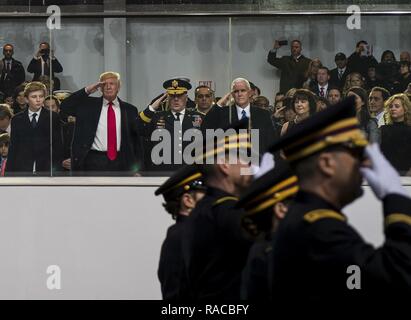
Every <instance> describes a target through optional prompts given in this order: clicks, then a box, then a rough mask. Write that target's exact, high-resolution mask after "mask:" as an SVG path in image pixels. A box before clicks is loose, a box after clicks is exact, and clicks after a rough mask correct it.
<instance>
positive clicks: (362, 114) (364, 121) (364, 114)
mask: <svg viewBox="0 0 411 320" xmlns="http://www.w3.org/2000/svg"><path fill="white" fill-rule="evenodd" d="M350 91H351V92H354V93H355V94H356V95H357V96H359V97H360V98H361V100H362V102H363V103H364V104H363V106H362V107H361V110H360V111H359V114H358V118H359V121H360V126H361V127H362V128H363V129H364V130H366V128H367V126H368V122H369V121H370V119H371V115H370V112H369V111H368V96H367V91H366V90H365V89H363V88H361V87H351V88H350V89H348V91H347V94H348V93H349V92H350Z"/></svg>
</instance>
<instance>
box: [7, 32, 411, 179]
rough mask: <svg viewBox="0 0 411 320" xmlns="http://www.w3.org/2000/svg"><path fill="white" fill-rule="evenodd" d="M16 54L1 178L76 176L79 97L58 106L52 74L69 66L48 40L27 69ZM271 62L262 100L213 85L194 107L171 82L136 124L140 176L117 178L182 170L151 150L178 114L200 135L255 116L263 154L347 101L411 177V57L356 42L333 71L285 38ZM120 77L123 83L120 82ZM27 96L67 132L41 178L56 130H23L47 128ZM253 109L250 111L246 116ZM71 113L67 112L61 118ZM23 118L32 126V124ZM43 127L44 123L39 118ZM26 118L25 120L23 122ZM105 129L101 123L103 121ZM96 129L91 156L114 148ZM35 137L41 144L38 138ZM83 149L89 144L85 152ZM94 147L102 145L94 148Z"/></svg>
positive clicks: (181, 86) (200, 90)
mask: <svg viewBox="0 0 411 320" xmlns="http://www.w3.org/2000/svg"><path fill="white" fill-rule="evenodd" d="M288 45H289V47H290V53H289V54H288V53H287V52H284V55H282V56H279V51H281V50H284V47H288ZM13 54H14V47H13V45H12V44H6V45H4V46H3V55H4V58H3V59H2V60H0V71H1V72H0V91H1V97H0V101H1V102H2V104H0V156H1V158H0V174H1V176H4V175H8V174H7V172H8V171H9V172H10V175H25V176H27V175H45V176H47V175H50V174H51V173H52V172H53V174H57V175H73V174H74V173H75V171H76V169H75V168H73V166H72V164H73V161H74V163H76V162H75V161H77V160H78V159H74V158H73V152H72V146H73V145H78V144H79V141H77V140H78V139H80V138H79V137H76V136H75V134H74V132H75V131H76V116H75V112H72V110H73V109H70V108H76V106H75V102H76V100H75V99H74V101H72V100H73V99H71V100H70V102H67V103H66V104H67V105H70V106H71V107H70V108H63V109H64V110H63V111H61V108H60V107H61V104H62V103H63V105H64V100H65V99H66V98H67V97H69V96H70V94H71V92H70V91H68V90H61V89H65V88H60V82H59V79H58V78H57V77H56V76H55V75H54V74H55V73H60V72H62V71H63V67H62V65H61V64H60V62H59V61H58V59H57V58H56V57H55V56H54V53H53V50H52V48H50V46H49V44H48V43H46V42H44V43H41V44H40V45H39V48H38V51H37V52H36V54H35V56H34V57H33V58H32V60H31V61H30V63H29V65H28V66H27V69H26V68H25V67H24V66H23V64H22V63H21V62H19V61H17V60H15V59H14V58H13ZM267 61H268V63H269V64H271V65H272V66H274V67H275V68H277V69H278V70H279V71H280V73H281V76H280V88H279V90H273V92H267V93H262V92H261V90H260V89H259V88H258V86H257V85H255V84H254V83H252V82H249V81H247V80H246V79H244V80H245V81H244V82H243V83H241V81H234V82H233V85H232V91H230V92H228V93H227V94H226V95H225V96H223V97H216V96H215V93H214V91H213V90H212V89H211V88H210V87H208V86H207V85H204V84H202V85H199V86H197V87H196V88H195V89H194V97H195V99H194V101H192V100H191V99H190V98H188V96H187V93H188V92H189V90H190V89H191V87H192V84H190V79H187V78H177V83H176V84H175V86H174V87H173V85H174V82H172V81H171V80H170V81H169V82H167V81H166V82H165V86H164V89H166V92H165V93H163V94H160V95H159V96H157V97H156V98H154V99H153V100H152V101H151V103H149V105H148V107H146V108H145V109H144V110H143V111H142V112H140V113H136V115H137V116H136V118H135V119H132V120H133V121H135V122H136V126H137V127H138V129H136V130H135V131H136V135H135V137H136V138H133V139H139V140H140V141H139V142H138V143H139V144H141V148H140V147H136V145H137V144H133V145H134V147H133V148H132V149H133V152H134V153H137V152H138V155H137V157H136V158H139V159H138V160H133V161H134V163H135V165H134V169H132V170H131V169H130V168H131V167H130V166H129V167H130V168H129V167H127V170H125V169H124V170H123V169H113V170H112V171H115V172H114V174H115V175H144V174H147V175H150V174H156V175H158V174H160V175H163V174H164V172H171V171H174V170H175V169H177V167H178V166H177V167H176V166H161V165H157V164H153V159H152V150H153V148H155V145H156V143H153V141H152V139H151V138H152V134H153V131H154V130H156V129H159V128H160V129H166V130H172V128H171V127H168V126H167V120H168V118H171V119H172V120H176V119H177V120H180V115H181V117H182V118H181V119H187V118H188V119H191V120H192V124H190V125H189V127H190V128H193V127H194V128H197V129H199V130H203V129H209V128H213V129H216V128H218V127H222V126H224V124H225V123H224V121H225V120H224V121H222V119H225V114H223V113H221V112H220V111H221V110H225V109H228V108H229V107H230V106H235V107H237V112H235V111H234V113H233V115H234V118H235V117H238V118H242V117H249V118H250V119H251V120H252V121H251V123H254V128H257V129H259V130H260V137H261V136H262V137H263V138H264V139H263V140H265V141H263V143H262V144H261V143H260V152H261V153H262V152H263V151H264V150H263V149H264V148H265V145H268V144H270V143H272V142H273V141H274V140H275V139H277V138H278V137H280V136H281V135H283V134H285V133H286V132H287V131H288V130H290V128H292V127H293V126H296V125H298V124H299V123H300V122H301V121H303V120H304V119H307V118H308V117H310V115H312V114H313V113H316V112H321V111H322V110H324V109H325V108H327V107H328V106H330V105H333V104H336V103H338V102H339V101H341V100H342V99H343V98H344V97H348V96H354V97H355V102H356V108H357V117H358V120H359V122H360V125H361V129H362V130H363V131H364V133H365V134H366V135H367V137H368V139H369V140H370V141H372V142H376V143H379V144H380V145H381V149H382V151H383V153H384V154H385V156H386V157H387V158H388V159H389V160H390V162H391V163H392V164H393V166H394V167H395V168H396V169H397V170H398V171H399V172H400V173H401V174H402V175H408V176H410V175H411V102H410V98H411V68H410V65H411V56H410V53H409V52H407V51H403V52H401V54H400V57H399V61H397V59H396V57H395V54H394V53H393V52H392V51H390V50H386V51H384V52H383V54H382V55H381V58H380V62H378V61H377V59H376V58H375V57H374V56H373V48H372V46H369V45H368V43H367V42H366V41H359V42H358V43H357V44H356V46H355V50H354V52H353V53H351V54H350V55H349V56H348V57H347V56H346V55H345V54H344V53H342V52H339V53H337V54H336V55H335V66H334V67H333V68H328V67H327V66H325V65H323V63H322V62H321V59H320V58H312V59H311V58H308V57H305V56H304V55H303V54H302V44H301V42H300V41H299V40H293V41H291V42H290V44H288V42H287V41H275V42H274V46H273V49H272V50H270V51H269V53H268V57H267ZM50 68H51V70H52V71H53V74H52V78H51V79H50V77H49V75H50ZM26 70H27V72H29V73H32V74H33V77H32V80H31V83H32V84H33V82H34V87H31V88H28V87H27V85H28V84H30V81H26ZM117 80H118V82H119V85H120V79H119V77H118V79H117ZM164 80H167V79H164ZM174 80H176V79H174ZM39 83H40V84H43V85H44V88H45V90H44V96H43V97H40V100H41V101H40V102H39V101H35V100H34V99H31V98H30V97H29V95H28V94H29V93H30V92H33V90H34V89H37V90H40V91H42V90H43V89H42V87H41V86H39ZM243 85H244V87H243ZM100 86H101V83H100ZM90 88H92V91H93V92H94V91H96V90H97V89H98V88H99V85H96V86H95V87H93V86H91V87H87V88H83V89H80V91H81V90H82V92H84V91H85V92H86V93H87V95H88V94H89V93H90V92H88V90H87V89H90ZM50 90H51V91H50ZM161 91H163V90H162V89H161V88H159V90H158V92H157V93H159V92H161ZM242 91H244V92H245V94H246V96H245V98H244V97H242V96H241V95H242V93H241V92H242ZM49 92H53V94H52V95H49ZM102 92H103V90H102ZM163 92H164V91H163ZM237 93H238V94H237ZM115 94H117V92H115ZM154 94H155V93H153V96H154ZM106 95H107V93H106V94H104V93H103V97H106ZM77 96H78V95H76V97H77ZM271 96H272V97H273V101H272V104H270V99H271ZM114 98H116V96H115V97H114ZM30 99H31V101H32V104H33V108H34V109H35V108H36V107H35V106H34V104H40V106H39V107H41V108H42V107H44V108H46V109H48V110H50V109H51V110H52V111H53V112H54V113H55V116H56V119H58V125H56V126H53V130H54V129H55V130H57V131H55V132H61V134H57V136H58V138H57V137H54V138H53V140H56V141H53V146H54V145H55V144H56V143H57V145H56V149H57V150H58V151H57V150H56V152H57V153H56V154H47V152H46V155H47V156H50V157H52V158H54V159H53V161H52V164H50V161H49V163H48V165H45V167H44V168H43V171H39V169H38V165H39V163H40V162H39V160H37V168H36V157H38V155H37V154H38V153H39V151H38V148H40V147H38V144H39V142H38V140H39V139H40V140H41V139H43V138H44V137H45V136H46V135H47V134H48V135H49V134H50V127H45V129H44V132H43V134H44V136H42V135H41V134H38V133H35V132H39V131H40V129H37V131H27V132H23V131H24V130H25V129H23V128H24V125H27V127H28V126H29V124H30V126H31V128H32V129H35V128H36V127H37V125H38V128H41V127H42V126H41V125H42V124H41V121H38V124H37V123H36V116H34V118H35V119H34V120H35V121H34V122H33V121H32V120H33V119H32V118H33V117H32V114H33V110H34V109H33V108H32V109H33V110H32V109H30V108H29V107H28V106H29V104H30ZM103 101H104V99H103ZM109 102H111V101H109ZM83 103H84V102H83ZM121 103H122V102H121ZM121 103H120V106H121ZM73 104H74V107H73ZM143 105H144V103H143ZM250 106H251V109H247V108H249V107H250ZM140 107H141V106H140ZM41 108H40V109H41ZM103 108H104V104H103ZM253 108H254V109H253ZM255 108H257V109H262V110H265V112H264V113H261V112H256V111H255ZM67 110H69V111H68V112H64V111H67ZM230 110H231V109H230ZM234 110H235V109H234ZM253 110H254V111H253ZM24 112H26V113H27V115H26V116H25V117H23V118H22V119H20V120H19V117H18V115H19V114H22V113H24ZM99 112H100V111H99ZM241 112H242V113H241ZM54 113H53V117H52V121H53V119H54V117H55V116H54ZM20 117H22V116H20ZM231 117H232V116H231V111H228V113H227V119H229V120H227V121H231ZM264 117H265V118H267V120H268V119H269V120H270V121H269V124H267V122H265V121H264V119H261V118H264ZM26 118H27V119H28V120H29V121H26V120H25V119H26ZM97 118H98V115H97ZM42 119H43V118H42ZM37 120H40V114H39V118H37ZM97 120H98V119H97ZM97 120H96V121H97ZM253 120H254V122H253ZM25 121H26V122H27V123H25V124H24V122H25ZM42 121H44V120H42ZM56 121H57V120H56ZM80 121H83V119H80ZM99 121H101V119H100V120H99ZM13 122H15V125H14V126H13V125H12V123H13ZM81 123H82V122H81ZM81 123H80V125H81ZM170 123H175V122H174V121H172V122H170ZM181 125H182V129H183V131H184V130H186V129H187V128H186V127H185V126H186V123H185V122H184V120H181ZM98 126H100V122H99V125H98ZM127 126H128V125H127ZM12 127H15V130H16V131H19V130H20V131H21V132H14V130H11V128H12ZM96 127H97V122H96ZM19 128H21V129H19ZM99 128H100V127H98V128H96V129H95V131H94V132H92V133H91V136H92V137H91V138H90V139H91V141H89V142H87V143H84V144H83V147H84V148H85V149H87V150H86V151H85V153H87V152H90V151H91V152H103V153H104V152H107V148H108V145H104V143H105V142H104V143H103V145H99V143H98V141H100V140H101V139H100V138H99V134H101V131H99V130H100V129H99ZM30 130H31V129H30ZM47 130H48V131H47ZM78 130H81V129H78ZM261 130H263V132H264V135H261ZM53 132H54V131H53ZM104 134H105V133H104ZM13 135H14V136H15V137H13ZM37 135H38V137H37V138H36V139H35V138H33V137H36V136H37ZM118 135H120V136H121V137H120V140H118V141H119V143H120V144H121V143H122V145H121V146H120V145H119V146H117V147H118V152H119V154H120V155H121V152H122V150H123V145H124V143H125V142H124V141H123V140H121V139H125V138H126V137H128V135H127V136H123V133H121V134H120V133H118ZM267 136H268V137H267ZM133 137H134V136H133ZM13 138H14V139H13ZM29 138H30V139H31V140H30V139H29ZM60 138H61V139H60ZM22 139H23V140H26V141H24V143H27V145H29V146H30V148H29V149H31V152H28V151H25V152H22V151H18V152H17V154H16V150H19V148H17V145H18V142H16V141H19V140H22ZM48 139H49V138H48ZM76 139H77V140H76ZM29 140H30V141H29ZM13 141H14V150H13ZM81 142H83V141H81ZM160 142H161V141H160ZM157 143H158V142H157ZM173 143H174V142H173ZM86 144H88V145H87V146H86ZM23 145H24V144H23ZM46 145H47V143H46ZM96 145H97V147H95V146H96ZM9 147H10V149H12V150H11V151H12V153H13V159H11V158H9V157H8V151H9ZM42 147H45V146H42ZM80 147H81V146H80ZM183 147H184V146H183ZM24 148H25V149H27V148H26V145H24ZM96 148H97V149H96ZM261 148H262V149H261ZM46 149H47V148H46ZM136 150H138V151H136ZM123 151H124V150H123ZM43 156H44V154H43ZM26 157H27V159H26ZM10 161H12V162H19V163H24V162H25V161H27V162H30V163H29V164H28V165H26V166H23V167H24V168H25V169H24V170H17V171H14V170H8V169H7V168H13V167H15V163H10ZM183 162H184V161H183ZM27 168H30V169H27ZM31 168H33V170H31ZM89 171H94V170H90V167H87V169H84V166H83V167H82V169H81V170H79V172H77V174H81V175H83V174H84V175H87V174H88V172H89ZM95 171H96V172H95V174H97V175H98V172H97V171H104V170H95ZM16 172H18V174H16Z"/></svg>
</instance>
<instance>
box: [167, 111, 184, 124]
mask: <svg viewBox="0 0 411 320" xmlns="http://www.w3.org/2000/svg"><path fill="white" fill-rule="evenodd" d="M179 112H180V124H181V125H183V120H184V115H185V113H186V109H183V110H181V111H179ZM171 113H172V114H173V116H174V120H176V119H177V116H176V113H177V112H176V111H171Z"/></svg>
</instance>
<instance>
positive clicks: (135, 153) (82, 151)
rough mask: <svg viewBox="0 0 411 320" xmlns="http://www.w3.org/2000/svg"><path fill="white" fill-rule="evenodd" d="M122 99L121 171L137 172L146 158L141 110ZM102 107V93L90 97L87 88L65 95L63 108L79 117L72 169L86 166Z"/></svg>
mask: <svg viewBox="0 0 411 320" xmlns="http://www.w3.org/2000/svg"><path fill="white" fill-rule="evenodd" d="M119 102H120V110H121V146H120V157H121V158H120V159H121V161H122V171H130V172H135V171H137V170H139V169H141V166H142V159H143V149H142V147H141V130H140V126H139V124H138V112H137V108H136V107H135V106H133V105H131V104H129V103H127V102H124V101H122V100H120V99H119ZM102 107H103V97H100V98H97V97H89V96H88V95H87V93H86V91H85V89H84V88H83V89H80V90H78V91H76V92H74V93H73V94H72V95H71V96H69V97H68V98H66V99H64V101H63V102H62V104H61V112H62V113H63V115H64V116H67V115H71V116H75V117H76V124H75V129H74V137H73V142H72V146H71V166H72V170H73V171H82V170H84V160H85V158H86V156H87V154H88V152H89V151H90V149H91V146H92V145H93V142H94V138H95V136H96V132H97V125H98V122H99V119H100V113H101V109H102Z"/></svg>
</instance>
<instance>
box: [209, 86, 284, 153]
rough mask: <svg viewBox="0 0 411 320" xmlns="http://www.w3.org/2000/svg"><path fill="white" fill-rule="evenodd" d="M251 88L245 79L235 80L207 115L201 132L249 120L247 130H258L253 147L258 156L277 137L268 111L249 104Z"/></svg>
mask: <svg viewBox="0 0 411 320" xmlns="http://www.w3.org/2000/svg"><path fill="white" fill-rule="evenodd" d="M230 97H232V98H233V99H234V103H233V104H232V105H229V106H225V105H226V101H227V100H228V99H229V98H230ZM250 99H251V86H250V83H249V82H248V80H247V79H244V78H237V79H234V80H233V82H232V83H231V92H230V93H228V94H226V95H225V97H223V98H222V99H221V100H220V101H219V103H220V104H221V106H220V105H218V103H217V104H216V105H214V106H213V107H212V109H211V110H210V111H209V112H208V113H207V115H206V116H205V118H204V121H203V124H202V130H203V132H206V130H207V129H214V130H216V129H221V128H225V127H227V126H229V125H230V124H231V123H235V122H237V121H239V120H241V119H244V118H247V119H249V127H250V128H249V129H254V130H258V134H259V144H258V146H253V148H254V150H256V151H257V148H259V149H258V152H259V153H260V154H262V153H264V152H265V150H267V148H268V147H269V146H270V145H271V144H272V143H273V142H274V140H275V139H276V137H277V134H276V131H275V129H274V126H273V123H272V121H271V114H270V112H269V111H267V110H264V109H261V108H259V107H256V106H254V105H253V104H252V103H251V100H250Z"/></svg>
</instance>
